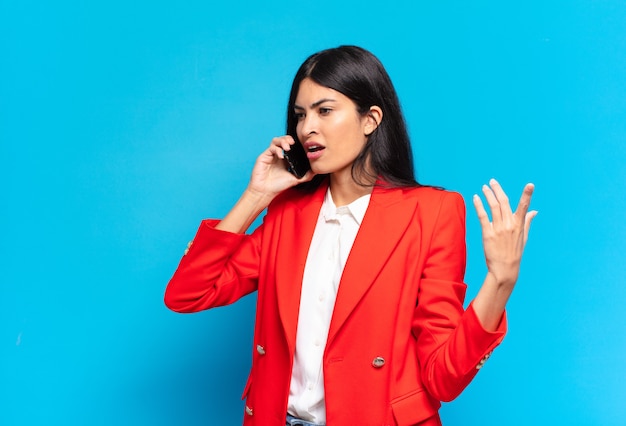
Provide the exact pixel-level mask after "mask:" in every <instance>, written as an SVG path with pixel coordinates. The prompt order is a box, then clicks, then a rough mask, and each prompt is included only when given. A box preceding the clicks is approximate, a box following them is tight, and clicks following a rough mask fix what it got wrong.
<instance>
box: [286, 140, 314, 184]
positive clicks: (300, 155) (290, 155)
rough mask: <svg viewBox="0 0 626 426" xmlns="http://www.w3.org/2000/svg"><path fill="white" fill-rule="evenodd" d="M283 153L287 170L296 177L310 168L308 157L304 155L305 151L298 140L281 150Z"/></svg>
mask: <svg viewBox="0 0 626 426" xmlns="http://www.w3.org/2000/svg"><path fill="white" fill-rule="evenodd" d="M283 154H284V155H285V164H286V165H287V170H288V171H289V172H291V173H292V174H293V175H294V176H295V177H297V178H298V179H300V178H301V177H302V176H304V175H305V174H306V172H308V171H309V169H310V168H311V165H310V164H309V159H308V158H307V157H306V151H305V150H304V147H303V146H302V144H301V143H300V142H298V141H296V143H294V144H293V145H291V149H290V150H289V151H283Z"/></svg>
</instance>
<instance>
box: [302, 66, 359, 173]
mask: <svg viewBox="0 0 626 426" xmlns="http://www.w3.org/2000/svg"><path fill="white" fill-rule="evenodd" d="M294 114H295V116H296V119H297V124H296V133H297V135H298V139H299V140H300V142H301V143H302V145H303V146H304V149H305V151H306V152H307V157H308V158H309V163H311V170H313V172H314V173H316V174H327V173H331V174H335V175H337V174H343V173H347V174H348V175H350V173H351V167H352V163H353V162H354V160H355V158H356V157H357V155H358V154H359V153H360V152H361V150H362V149H363V146H364V145H365V142H366V140H367V134H369V133H371V130H369V127H370V126H371V124H368V122H370V121H371V120H370V119H369V117H368V116H367V115H365V116H363V115H361V114H359V113H358V111H357V106H356V104H355V103H354V102H353V101H352V100H351V99H350V98H348V97H347V96H345V95H343V94H342V93H340V92H337V91H336V90H333V89H330V88H328V87H324V86H320V85H319V84H317V83H315V82H314V81H313V80H311V79H309V78H305V79H304V80H302V82H301V83H300V87H299V90H298V95H297V96H296V101H295V105H294Z"/></svg>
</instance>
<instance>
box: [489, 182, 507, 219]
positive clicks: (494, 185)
mask: <svg viewBox="0 0 626 426" xmlns="http://www.w3.org/2000/svg"><path fill="white" fill-rule="evenodd" d="M489 186H490V187H491V190H492V191H493V193H494V195H495V196H496V199H497V200H498V204H500V211H501V212H502V214H503V215H504V216H506V215H512V214H513V211H512V210H511V204H510V203H509V197H507V195H506V193H505V192H504V190H503V189H502V186H501V185H500V183H499V182H498V181H497V180H495V179H491V180H490V181H489Z"/></svg>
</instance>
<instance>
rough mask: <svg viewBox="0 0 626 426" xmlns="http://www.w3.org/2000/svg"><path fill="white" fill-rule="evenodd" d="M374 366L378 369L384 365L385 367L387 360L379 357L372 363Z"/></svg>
mask: <svg viewBox="0 0 626 426" xmlns="http://www.w3.org/2000/svg"><path fill="white" fill-rule="evenodd" d="M372 365H373V366H374V367H376V368H380V367H382V366H383V365H385V358H383V357H382V356H377V357H376V358H374V360H373V361H372Z"/></svg>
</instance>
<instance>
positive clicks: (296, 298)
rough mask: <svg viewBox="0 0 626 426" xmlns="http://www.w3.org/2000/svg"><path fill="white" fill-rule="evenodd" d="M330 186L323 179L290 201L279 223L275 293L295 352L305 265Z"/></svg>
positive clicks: (288, 341) (289, 344) (287, 336)
mask: <svg viewBox="0 0 626 426" xmlns="http://www.w3.org/2000/svg"><path fill="white" fill-rule="evenodd" d="M327 188H328V183H327V182H323V183H322V184H321V185H320V186H319V187H318V188H317V189H316V190H315V191H314V192H313V193H311V194H307V195H305V196H302V197H298V198H297V199H295V200H291V201H287V203H288V206H286V207H285V209H284V212H283V216H282V223H281V224H280V229H281V230H284V231H283V232H284V233H283V234H281V235H280V237H279V238H280V239H281V243H280V244H278V248H277V252H276V259H274V262H276V294H277V299H278V301H277V303H278V312H279V316H280V320H281V322H282V324H283V328H284V330H285V337H286V339H287V343H288V347H289V352H290V353H291V354H292V355H293V353H294V352H295V345H296V327H297V324H298V312H299V308H300V294H301V292H302V277H303V275H304V266H305V264H306V258H307V255H308V253H309V246H310V245H311V239H312V238H313V232H314V231H315V225H316V224H317V218H318V216H319V212H320V209H321V207H322V203H323V202H324V195H325V194H326V190H327Z"/></svg>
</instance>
